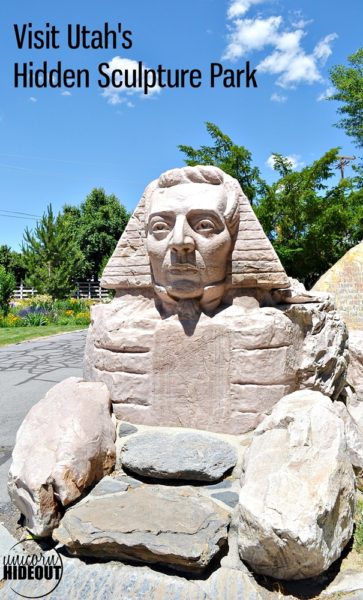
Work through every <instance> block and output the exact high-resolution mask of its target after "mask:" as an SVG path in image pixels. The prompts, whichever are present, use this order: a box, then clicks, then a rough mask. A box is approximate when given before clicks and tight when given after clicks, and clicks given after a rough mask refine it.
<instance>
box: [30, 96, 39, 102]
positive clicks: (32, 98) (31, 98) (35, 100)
mask: <svg viewBox="0 0 363 600" xmlns="http://www.w3.org/2000/svg"><path fill="white" fill-rule="evenodd" d="M29 101H30V102H38V100H37V99H36V98H34V96H30V98H29Z"/></svg>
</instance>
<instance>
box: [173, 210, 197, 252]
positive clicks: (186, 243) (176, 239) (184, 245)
mask: <svg viewBox="0 0 363 600" xmlns="http://www.w3.org/2000/svg"><path fill="white" fill-rule="evenodd" d="M186 225H187V220H186V218H185V216H184V215H177V217H176V220H175V225H174V229H173V235H172V237H171V240H170V248H171V249H172V250H174V251H175V252H179V253H180V252H182V253H184V252H192V251H193V250H194V249H195V243H194V240H193V238H192V237H191V236H190V235H188V234H187V232H186Z"/></svg>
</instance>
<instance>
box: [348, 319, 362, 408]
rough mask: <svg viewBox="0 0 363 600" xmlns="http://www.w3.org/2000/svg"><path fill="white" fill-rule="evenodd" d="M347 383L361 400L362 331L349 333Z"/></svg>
mask: <svg viewBox="0 0 363 600" xmlns="http://www.w3.org/2000/svg"><path fill="white" fill-rule="evenodd" d="M347 375H348V377H347V379H348V382H349V383H350V384H351V385H352V386H353V388H354V390H355V392H356V394H357V396H358V398H359V399H360V400H363V330H353V331H350V332H349V366H348V374H347Z"/></svg>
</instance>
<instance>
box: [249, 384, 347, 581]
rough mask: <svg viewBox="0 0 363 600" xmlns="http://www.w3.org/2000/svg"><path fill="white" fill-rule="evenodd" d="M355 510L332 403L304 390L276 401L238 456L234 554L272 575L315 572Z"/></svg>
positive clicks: (335, 553)
mask: <svg viewBox="0 0 363 600" xmlns="http://www.w3.org/2000/svg"><path fill="white" fill-rule="evenodd" d="M354 508H355V483H354V472H353V469H352V466H351V464H350V460H349V457H348V453H347V445H346V440H345V428H344V423H343V420H342V419H341V418H340V417H339V416H338V415H337V414H336V412H335V411H334V409H333V404H332V402H331V400H330V399H329V398H327V397H325V396H324V395H323V394H321V393H319V392H313V391H308V390H305V391H299V392H295V393H293V394H290V395H288V396H286V397H285V398H282V399H281V400H280V402H279V403H278V404H277V406H276V407H275V408H274V409H273V411H272V413H271V415H270V416H269V417H266V419H265V420H264V421H263V422H262V423H261V424H260V425H259V427H258V428H257V429H256V431H255V433H254V437H253V440H252V443H251V446H250V448H249V449H248V451H247V453H246V455H245V462H244V475H243V480H242V488H241V492H240V498H239V523H238V544H239V551H240V556H241V558H242V559H243V560H245V561H247V562H248V563H249V564H250V566H251V567H252V568H253V570H254V571H256V572H257V573H261V574H264V575H270V576H273V577H275V578H278V579H287V580H289V579H304V578H308V577H314V576H316V575H319V574H320V573H322V572H323V571H325V570H326V569H327V568H328V567H329V566H330V565H331V564H332V563H333V562H334V561H335V560H336V559H337V558H338V557H339V556H340V554H341V552H342V550H343V548H344V546H345V545H346V543H347V542H348V541H349V539H350V537H351V535H352V531H353V517H354Z"/></svg>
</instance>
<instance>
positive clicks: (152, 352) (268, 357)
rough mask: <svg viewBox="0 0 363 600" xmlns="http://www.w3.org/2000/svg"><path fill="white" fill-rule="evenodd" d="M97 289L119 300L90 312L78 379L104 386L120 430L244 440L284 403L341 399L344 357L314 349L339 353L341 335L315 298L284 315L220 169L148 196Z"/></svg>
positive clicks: (242, 200) (253, 230) (277, 273)
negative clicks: (123, 425) (136, 427)
mask: <svg viewBox="0 0 363 600" xmlns="http://www.w3.org/2000/svg"><path fill="white" fill-rule="evenodd" d="M101 283H102V285H103V287H105V288H109V289H114V290H116V297H115V299H114V300H113V302H112V303H111V304H109V305H106V306H105V305H100V306H96V307H94V309H93V317H92V325H91V327H90V331H89V337H88V342H87V350H86V356H85V379H86V380H89V381H103V382H104V383H105V384H106V385H107V387H108V389H109V390H110V393H111V398H112V401H113V410H114V412H115V415H116V417H117V418H120V419H125V420H127V421H130V422H134V423H142V424H147V425H169V426H184V427H195V428H199V429H205V430H209V431H215V432H223V433H233V434H240V433H244V432H246V431H249V430H252V429H254V428H255V427H256V426H257V425H258V423H259V422H260V421H261V420H262V418H263V417H264V416H265V415H266V414H268V413H269V412H270V411H271V409H272V407H273V406H274V404H275V403H276V402H277V401H278V400H280V398H282V397H283V396H284V395H286V394H288V393H290V392H293V391H296V390H298V389H302V388H305V387H308V388H312V389H316V390H318V391H323V392H326V391H328V392H329V395H331V396H334V397H337V396H338V395H339V393H340V391H341V387H342V381H343V379H342V377H341V376H342V374H343V372H344V369H345V355H344V351H343V352H342V353H341V356H330V355H329V352H328V355H327V356H326V362H324V359H322V358H321V357H320V358H319V359H318V360H316V356H317V354H319V353H320V350H321V348H320V347H319V339H320V343H324V345H326V339H327V337H328V338H330V346H331V347H332V348H335V347H336V346H337V345H338V346H342V345H343V346H344V339H345V338H346V331H345V329H344V326H342V324H341V325H340V326H339V324H338V323H337V322H336V320H334V313H333V312H331V308H332V307H330V309H329V310H330V312H326V311H324V313H322V312H321V311H320V310H319V309H318V308H317V307H321V303H320V304H317V302H318V301H319V297H317V296H309V295H308V294H307V293H305V296H304V298H302V297H301V295H300V296H298V297H297V300H298V301H299V302H308V303H312V304H305V305H304V307H303V309H302V310H301V311H296V310H295V311H294V309H292V308H291V304H289V303H291V302H296V301H297V300H296V298H295V299H294V298H293V292H292V291H291V281H290V280H289V278H288V277H287V275H286V273H285V271H284V269H283V267H282V265H281V263H280V261H279V259H278V257H277V255H276V253H275V251H274V250H273V247H272V245H271V243H270V242H269V240H268V239H267V237H266V235H265V233H264V232H263V230H262V227H261V225H260V224H259V222H258V220H257V218H256V216H255V214H254V212H253V210H252V208H251V206H250V204H249V202H248V200H247V198H246V196H245V195H244V194H243V192H242V190H241V188H240V186H239V184H238V182H237V181H236V180H235V179H233V178H232V177H230V176H228V175H226V174H225V173H224V172H223V171H221V170H220V169H218V168H216V167H201V166H200V167H185V168H182V169H173V170H171V171H167V172H166V173H164V174H162V175H161V176H160V177H159V179H157V180H156V181H153V182H152V183H151V184H150V185H149V186H148V187H147V188H146V190H145V193H144V195H143V197H142V199H141V201H140V203H139V205H138V206H137V208H136V210H135V212H134V214H133V216H132V217H131V220H130V222H129V224H128V226H127V228H126V230H125V232H124V234H123V235H122V237H121V239H120V241H119V243H118V245H117V247H116V249H115V252H114V254H113V256H112V257H111V258H110V260H109V262H108V264H107V266H106V269H105V271H104V274H103V278H102V282H101ZM284 290H285V291H284ZM320 300H321V299H320ZM324 302H325V305H324V306H327V305H328V303H327V301H326V300H323V304H324ZM314 303H315V304H314ZM322 319H323V320H324V327H322ZM313 321H317V322H318V321H319V323H320V329H323V330H324V331H323V334H322V335H320V337H319V335H316V331H313V330H314V327H315V329H316V328H317V323H314V324H313ZM312 335H314V339H312ZM326 364H328V367H327V368H328V371H329V373H327V368H326Z"/></svg>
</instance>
